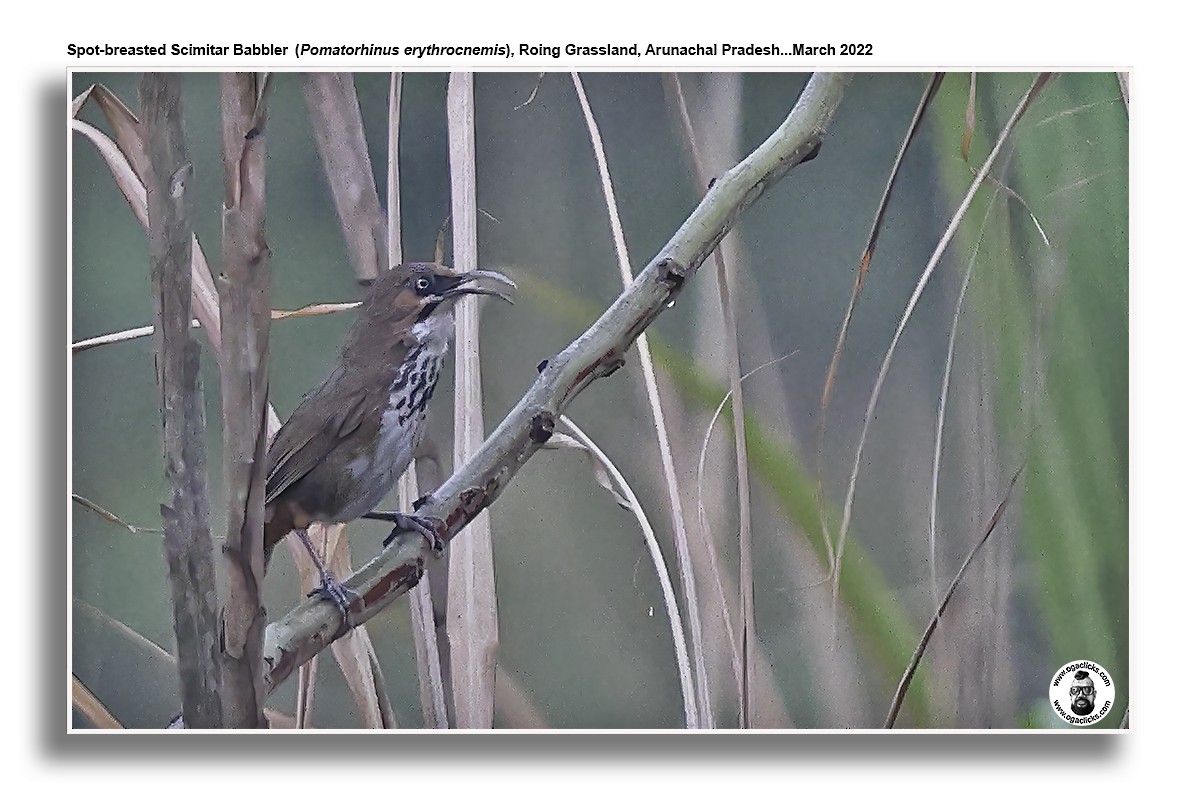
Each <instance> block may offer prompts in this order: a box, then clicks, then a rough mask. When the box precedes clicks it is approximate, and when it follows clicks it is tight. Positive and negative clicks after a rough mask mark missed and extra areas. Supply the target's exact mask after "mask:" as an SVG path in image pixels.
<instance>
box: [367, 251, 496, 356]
mask: <svg viewBox="0 0 1200 800" xmlns="http://www.w3.org/2000/svg"><path fill="white" fill-rule="evenodd" d="M481 283H482V284H485V285H481ZM486 284H492V286H489V285H486ZM495 285H500V286H505V287H509V288H513V289H515V288H516V284H515V283H513V282H512V281H511V280H509V279H508V277H507V276H505V275H503V274H501V273H499V272H492V271H490V270H482V269H480V270H474V271H471V272H455V271H454V270H452V269H450V268H449V267H446V266H443V265H441V264H420V263H418V264H401V265H400V266H398V267H396V268H394V269H391V270H388V271H387V272H386V273H385V274H383V275H381V276H379V278H377V279H376V280H375V282H374V284H372V286H371V289H370V291H369V292H367V296H366V298H364V299H363V305H362V310H361V311H360V312H359V320H358V323H356V325H355V328H356V330H355V331H352V335H351V337H350V338H351V340H362V339H364V338H366V339H368V340H372V341H373V340H375V339H376V337H378V336H383V338H384V342H374V343H375V344H384V346H389V345H391V344H393V343H399V341H400V340H401V339H402V338H404V337H405V336H406V335H407V334H411V335H412V336H414V337H415V338H416V339H417V340H418V341H419V342H422V343H425V342H427V341H429V342H430V343H437V344H441V345H443V346H444V344H445V343H446V342H447V341H449V339H450V338H451V336H452V335H453V326H454V322H453V320H454V317H453V313H452V312H453V309H454V306H455V305H456V304H457V301H458V300H459V299H460V298H462V297H465V296H467V295H471V294H474V295H491V296H492V297H499V298H500V299H501V300H504V301H506V302H508V303H511V302H512V299H511V298H510V297H509V296H508V295H507V294H505V293H504V292H503V291H502V290H501V289H498V288H493V286H495ZM347 344H348V345H349V342H348V343H347ZM371 349H375V348H374V347H373V348H371Z"/></svg>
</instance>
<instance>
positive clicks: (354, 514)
mask: <svg viewBox="0 0 1200 800" xmlns="http://www.w3.org/2000/svg"><path fill="white" fill-rule="evenodd" d="M481 279H489V280H492V281H497V282H499V283H504V284H508V285H512V282H511V281H510V280H508V279H507V278H506V277H504V276H503V275H501V274H499V273H495V272H487V271H476V272H469V273H456V272H454V271H453V270H451V269H449V268H447V267H444V266H441V265H437V264H409V265H403V266H399V267H396V268H395V269H393V270H390V271H389V272H388V273H387V274H385V275H383V276H381V277H380V278H379V279H378V280H377V281H376V282H375V284H374V285H373V286H372V287H371V290H370V292H368V294H367V296H366V298H365V299H364V300H363V305H362V307H361V308H360V310H359V315H358V319H357V320H355V322H354V324H353V325H352V326H351V328H350V331H349V332H348V333H347V335H346V339H345V342H344V343H343V345H342V349H341V352H340V353H339V355H338V358H337V361H336V363H335V364H334V367H333V370H332V371H331V372H330V374H329V377H327V378H326V379H325V381H324V382H323V383H321V385H320V386H318V387H317V388H316V389H314V390H313V391H311V392H309V393H308V394H307V395H305V397H304V399H303V400H302V401H301V402H300V405H299V407H297V408H296V410H295V411H294V412H293V413H292V415H291V417H289V418H288V420H287V422H285V423H284V424H283V427H281V428H280V429H279V433H278V434H277V435H276V436H275V439H274V440H273V441H272V442H271V447H270V450H269V451H268V454H267V459H268V463H269V467H268V472H267V487H266V491H267V493H266V502H267V508H266V527H265V530H264V541H263V544H264V546H265V548H266V554H267V557H268V559H269V557H270V554H271V550H272V548H274V547H275V545H276V544H278V543H279V542H280V541H281V540H282V539H283V538H284V537H285V536H287V535H288V533H290V532H292V531H300V532H303V530H304V529H305V528H307V527H308V525H309V524H310V523H311V522H314V521H315V522H325V523H337V522H349V521H350V520H353V519H358V518H359V517H362V516H363V515H364V514H366V513H368V512H370V511H372V510H373V509H374V508H375V506H376V505H377V504H378V503H379V502H381V501H382V500H383V498H384V497H385V496H386V495H387V493H388V492H389V491H390V490H391V488H392V487H394V486H395V485H396V482H397V480H399V478H400V476H401V474H403V472H404V470H405V468H406V467H407V466H408V463H409V462H410V461H411V460H412V456H413V452H414V451H415V450H416V447H417V445H418V444H419V443H420V441H421V438H422V436H423V435H424V432H425V412H426V404H427V403H428V401H429V398H430V396H431V395H432V393H433V388H434V385H435V384H436V382H437V378H438V374H439V372H440V371H441V364H442V360H443V357H444V356H445V353H446V350H447V349H448V346H449V343H450V341H451V340H452V338H453V335H454V318H453V307H454V305H455V300H457V298H459V297H462V296H464V295H467V294H490V295H494V296H497V297H501V298H503V299H505V300H508V298H507V297H506V296H505V295H504V294H502V293H501V292H499V291H496V290H494V289H488V288H484V287H480V286H475V285H473V284H474V283H475V282H477V281H479V280H481ZM510 302H511V301H510ZM397 523H398V524H400V520H397ZM306 544H307V540H306ZM310 552H311V550H310ZM318 567H319V568H321V569H322V573H323V575H322V578H323V582H325V583H328V576H327V573H325V572H324V569H323V567H321V565H320V564H319V563H318ZM328 588H329V587H328V586H326V589H327V590H328ZM335 599H337V598H336V597H335Z"/></svg>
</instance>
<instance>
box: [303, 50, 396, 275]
mask: <svg viewBox="0 0 1200 800" xmlns="http://www.w3.org/2000/svg"><path fill="white" fill-rule="evenodd" d="M304 99H305V101H306V102H307V104H308V115H309V119H310V120H312V126H313V134H314V135H315V137H316V142H317V150H318V152H320V154H321V163H323V164H324V165H325V177H326V178H327V179H328V180H329V188H330V190H331V191H332V192H333V203H334V206H335V207H336V208H337V213H338V218H339V219H340V220H341V222H342V233H343V234H345V237H346V249H347V250H348V251H349V253H350V260H351V262H352V263H353V265H354V274H355V275H356V276H357V277H358V280H359V282H361V283H370V282H371V281H373V280H374V279H375V277H376V276H377V275H379V274H380V273H381V272H383V271H384V270H386V269H387V268H388V266H389V264H388V261H387V227H386V223H385V221H384V217H383V209H382V208H380V206H379V194H378V193H377V191H376V189H375V174H374V173H373V172H372V171H371V159H370V157H369V156H368V154H367V134H366V131H365V130H364V129H363V121H362V112H361V111H360V110H359V107H358V93H357V92H356V91H355V88H354V76H353V75H351V74H350V73H348V72H310V73H307V74H305V76H304Z"/></svg>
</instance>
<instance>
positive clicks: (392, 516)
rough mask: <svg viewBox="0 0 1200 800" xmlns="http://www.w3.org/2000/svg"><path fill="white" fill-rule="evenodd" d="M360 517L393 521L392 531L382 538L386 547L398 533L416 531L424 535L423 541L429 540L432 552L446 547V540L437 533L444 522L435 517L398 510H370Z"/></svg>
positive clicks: (439, 551) (438, 551) (437, 551)
mask: <svg viewBox="0 0 1200 800" xmlns="http://www.w3.org/2000/svg"><path fill="white" fill-rule="evenodd" d="M362 518H363V519H377V520H383V521H384V522H391V523H394V527H393V528H392V532H391V533H389V534H388V536H387V538H386V539H384V540H383V546H384V547H387V546H388V544H390V543H391V541H392V540H393V539H395V538H396V537H397V536H399V535H400V534H402V533H409V532H410V531H416V532H417V533H419V534H421V535H422V536H423V537H425V541H427V542H429V546H430V547H431V548H432V549H433V552H435V553H441V552H442V551H444V550H445V549H446V540H445V539H443V538H442V536H441V534H440V533H439V529H440V528H442V527H443V526H444V523H443V522H442V521H441V520H440V519H438V518H437V517H422V516H418V515H416V514H404V513H402V512H400V511H370V512H368V513H366V514H363V516H362Z"/></svg>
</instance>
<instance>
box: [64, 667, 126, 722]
mask: <svg viewBox="0 0 1200 800" xmlns="http://www.w3.org/2000/svg"><path fill="white" fill-rule="evenodd" d="M71 705H72V706H74V708H75V710H76V711H78V712H79V713H80V714H82V715H83V716H84V718H85V719H87V721H88V722H90V723H92V725H93V726H95V727H97V728H100V729H103V730H124V728H125V726H124V725H122V724H121V723H120V722H118V721H117V718H116V717H114V716H113V715H112V712H110V711H109V710H108V709H107V708H105V707H104V704H103V703H101V702H100V699H99V698H98V697H96V695H94V694H92V692H91V690H89V689H88V688H87V687H86V686H84V685H83V681H81V680H79V678H77V677H75V676H74V675H72V676H71Z"/></svg>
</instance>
